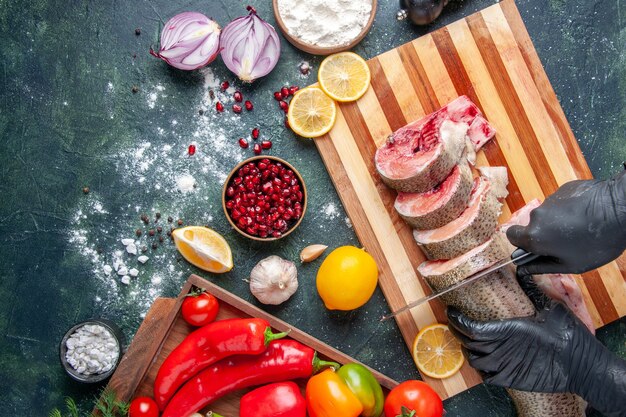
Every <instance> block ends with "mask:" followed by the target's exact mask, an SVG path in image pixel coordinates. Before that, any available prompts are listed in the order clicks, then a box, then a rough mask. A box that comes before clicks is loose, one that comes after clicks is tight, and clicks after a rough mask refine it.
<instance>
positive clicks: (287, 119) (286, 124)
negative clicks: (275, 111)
mask: <svg viewBox="0 0 626 417" xmlns="http://www.w3.org/2000/svg"><path fill="white" fill-rule="evenodd" d="M285 127H286V128H287V129H289V130H291V126H289V118H287V117H285Z"/></svg>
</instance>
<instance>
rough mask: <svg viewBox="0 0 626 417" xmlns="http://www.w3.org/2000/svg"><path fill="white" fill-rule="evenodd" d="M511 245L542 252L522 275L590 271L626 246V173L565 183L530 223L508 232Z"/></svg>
mask: <svg viewBox="0 0 626 417" xmlns="http://www.w3.org/2000/svg"><path fill="white" fill-rule="evenodd" d="M507 237H508V238H509V240H510V241H511V243H512V244H513V245H515V246H517V247H519V248H522V249H525V250H526V251H528V252H532V253H535V254H537V255H542V256H541V257H539V258H538V259H536V260H534V261H532V262H529V263H528V264H526V265H524V266H520V267H519V270H520V272H521V273H522V274H524V275H528V274H548V273H563V274H568V273H574V274H580V273H583V272H587V271H590V270H592V269H595V268H597V267H599V266H602V265H604V264H607V263H609V262H610V261H612V260H614V259H616V258H617V257H618V256H620V255H621V254H622V252H623V251H624V249H626V171H624V172H622V173H620V174H618V175H616V176H615V177H613V178H611V179H608V180H603V181H600V180H587V181H583V180H578V181H572V182H568V183H566V184H563V185H562V186H561V187H560V188H559V189H558V190H557V191H556V192H555V193H554V194H552V195H551V196H550V197H548V198H547V199H546V201H545V202H544V203H543V204H542V205H541V206H539V207H538V208H536V209H535V210H533V211H532V212H531V213H530V224H529V225H528V226H512V227H510V228H509V229H508V230H507Z"/></svg>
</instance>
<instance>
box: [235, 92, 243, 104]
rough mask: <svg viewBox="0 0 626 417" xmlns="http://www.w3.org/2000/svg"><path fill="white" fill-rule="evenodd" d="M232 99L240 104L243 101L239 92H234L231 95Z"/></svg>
mask: <svg viewBox="0 0 626 417" xmlns="http://www.w3.org/2000/svg"><path fill="white" fill-rule="evenodd" d="M233 98H234V99H235V101H236V102H237V103H241V102H242V101H243V95H242V94H241V91H235V94H233Z"/></svg>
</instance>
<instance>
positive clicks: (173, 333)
mask: <svg viewBox="0 0 626 417" xmlns="http://www.w3.org/2000/svg"><path fill="white" fill-rule="evenodd" d="M193 286H195V287H198V288H204V289H206V290H207V292H209V293H210V294H213V295H214V296H215V297H216V298H217V299H218V300H219V302H220V310H219V313H218V316H217V318H216V320H223V319H228V318H237V317H257V318H262V319H265V320H267V321H268V322H269V323H270V325H271V326H272V328H273V329H274V331H280V332H284V331H289V338H291V339H294V340H297V341H299V342H301V343H303V344H305V345H307V346H309V347H312V348H313V349H315V350H316V351H317V352H318V355H319V357H320V358H322V359H325V360H331V361H335V362H339V363H341V364H346V363H350V362H358V361H357V360H355V359H354V358H352V357H350V356H348V355H345V354H343V353H341V352H339V351H338V350H337V349H334V348H333V347H331V346H329V345H327V344H325V343H323V342H321V341H319V340H318V339H316V338H314V337H312V336H310V335H309V334H307V333H305V332H303V331H301V330H299V329H297V328H295V327H293V326H291V325H289V324H288V323H285V322H284V321H282V320H280V319H278V318H276V317H274V316H272V315H271V314H268V313H266V312H265V311H263V310H261V309H259V308H258V307H256V306H254V305H252V304H250V303H248V302H247V301H245V300H242V299H241V298H239V297H237V296H236V295H234V294H232V293H230V292H228V291H226V290H223V289H222V288H220V287H218V286H217V285H215V284H213V283H211V282H209V281H207V280H205V279H203V278H201V277H199V276H197V275H191V276H190V277H189V279H188V280H187V282H186V283H185V285H183V288H182V290H181V292H180V294H179V296H178V298H176V299H173V298H157V299H156V300H155V302H154V304H153V305H152V307H151V308H150V310H149V311H148V313H147V314H146V317H145V319H144V321H143V322H142V323H141V326H139V329H138V330H137V333H136V334H135V337H134V338H133V341H132V343H131V344H130V346H129V348H128V350H127V351H126V354H125V355H124V356H123V357H122V360H121V361H120V364H119V366H118V368H117V370H116V371H115V373H114V374H113V376H112V377H111V380H110V381H109V384H108V388H111V389H113V390H114V391H115V393H116V394H117V397H118V399H120V400H122V401H128V400H130V399H132V398H134V397H137V396H143V395H145V396H149V397H152V396H153V393H152V392H153V383H154V379H155V377H156V374H157V372H158V370H159V367H160V366H161V364H162V363H163V361H164V360H165V358H166V357H167V355H168V354H169V353H170V352H171V351H172V350H173V349H174V348H175V347H176V346H178V344H179V343H180V342H181V341H182V340H183V339H184V338H185V336H187V335H188V334H189V333H191V332H192V331H193V330H195V329H196V328H195V327H192V326H190V325H188V324H187V323H186V322H185V321H184V320H183V318H182V316H181V314H180V308H181V305H182V302H183V299H184V298H185V296H186V295H187V294H189V292H190V290H191V289H192V287H193ZM370 370H371V371H372V373H373V374H374V376H375V377H376V379H377V380H378V381H379V382H380V384H381V385H382V386H383V389H384V390H385V392H388V390H390V389H392V388H393V387H395V386H396V385H397V384H398V383H397V382H396V381H394V380H392V379H391V378H389V377H387V376H385V375H383V374H381V373H379V372H377V371H375V370H373V369H370ZM298 382H299V383H300V386H301V387H302V388H303V387H304V386H305V383H306V381H304V380H301V381H298ZM247 391H248V390H242V391H237V392H235V393H232V394H230V395H228V396H226V397H223V398H221V399H220V400H218V401H216V402H214V403H213V404H211V405H210V406H209V407H207V409H206V410H204V411H205V412H207V411H209V410H211V411H214V412H217V413H219V414H221V415H223V416H224V417H236V416H238V415H239V399H240V398H241V396H242V395H243V394H244V393H245V392H247Z"/></svg>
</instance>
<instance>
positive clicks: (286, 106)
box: [278, 100, 289, 113]
mask: <svg viewBox="0 0 626 417" xmlns="http://www.w3.org/2000/svg"><path fill="white" fill-rule="evenodd" d="M278 105H279V106H280V108H281V109H282V110H283V111H284V112H285V113H287V111H288V110H289V104H287V102H286V101H283V100H281V101H279V102H278Z"/></svg>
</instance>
